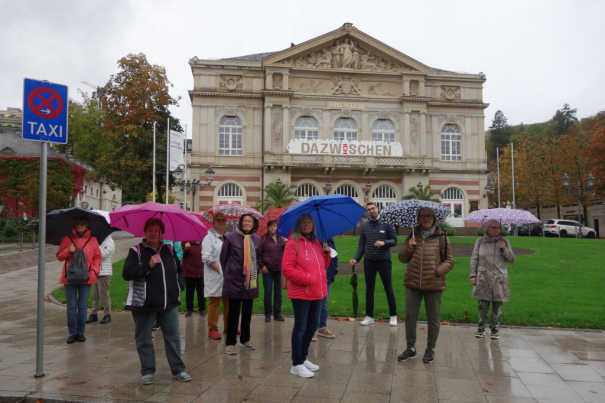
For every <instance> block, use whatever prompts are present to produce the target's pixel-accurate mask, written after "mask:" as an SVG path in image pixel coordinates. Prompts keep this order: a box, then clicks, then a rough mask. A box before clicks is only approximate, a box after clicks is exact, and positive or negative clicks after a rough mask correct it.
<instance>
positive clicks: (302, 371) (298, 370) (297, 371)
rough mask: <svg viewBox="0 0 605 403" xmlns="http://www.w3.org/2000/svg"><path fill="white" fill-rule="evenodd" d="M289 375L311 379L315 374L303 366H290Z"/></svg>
mask: <svg viewBox="0 0 605 403" xmlns="http://www.w3.org/2000/svg"><path fill="white" fill-rule="evenodd" d="M290 373H291V374H292V375H297V376H300V377H302V378H313V377H314V376H315V374H314V373H313V372H311V371H309V370H308V369H307V367H305V366H304V365H302V364H301V365H292V368H290Z"/></svg>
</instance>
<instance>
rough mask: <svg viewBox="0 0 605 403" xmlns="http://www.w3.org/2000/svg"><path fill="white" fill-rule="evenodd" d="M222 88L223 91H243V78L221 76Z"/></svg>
mask: <svg viewBox="0 0 605 403" xmlns="http://www.w3.org/2000/svg"><path fill="white" fill-rule="evenodd" d="M220 79H221V81H220V88H221V90H223V91H242V90H243V88H244V77H243V76H225V75H222V74H221V76H220Z"/></svg>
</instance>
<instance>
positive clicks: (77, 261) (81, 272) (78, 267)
mask: <svg viewBox="0 0 605 403" xmlns="http://www.w3.org/2000/svg"><path fill="white" fill-rule="evenodd" d="M70 239H71V238H70ZM91 239H92V236H91V237H90V238H88V241H86V243H85V244H84V246H83V247H82V249H76V251H75V252H74V255H73V256H72V257H71V261H70V262H69V267H68V268H67V273H66V274H65V281H67V282H68V283H69V284H70V285H77V284H85V283H86V282H87V281H88V277H89V274H88V263H87V262H86V254H85V253H84V248H85V247H86V245H87V244H88V242H89V241H90V240H91ZM71 243H73V245H74V246H76V244H75V243H74V240H73V239H72V240H71Z"/></svg>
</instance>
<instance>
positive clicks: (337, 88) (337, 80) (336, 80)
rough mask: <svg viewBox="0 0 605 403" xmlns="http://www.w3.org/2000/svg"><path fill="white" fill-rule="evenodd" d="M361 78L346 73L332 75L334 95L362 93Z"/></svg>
mask: <svg viewBox="0 0 605 403" xmlns="http://www.w3.org/2000/svg"><path fill="white" fill-rule="evenodd" d="M360 81H361V79H359V78H353V77H349V76H347V75H344V76H342V77H332V83H333V84H334V86H333V87H332V94H334V95H361V90H360V88H361V83H360Z"/></svg>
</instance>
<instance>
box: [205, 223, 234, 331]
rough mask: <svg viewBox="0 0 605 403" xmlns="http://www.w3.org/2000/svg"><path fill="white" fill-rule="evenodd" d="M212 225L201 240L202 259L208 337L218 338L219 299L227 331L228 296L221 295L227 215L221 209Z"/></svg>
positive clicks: (224, 326)
mask: <svg viewBox="0 0 605 403" xmlns="http://www.w3.org/2000/svg"><path fill="white" fill-rule="evenodd" d="M212 222H213V223H214V226H213V227H212V228H210V230H208V234H206V236H205V237H204V240H203V241H202V261H203V262H204V278H205V280H204V297H206V298H208V337H209V338H211V339H213V340H220V339H221V334H220V333H219V331H218V317H219V308H220V306H221V301H222V302H223V328H224V330H225V331H227V329H228V326H227V317H228V314H229V298H224V297H223V270H222V268H221V248H222V247H223V239H224V236H225V229H226V228H227V217H226V216H225V213H223V212H222V211H217V212H215V213H214V216H213V218H212Z"/></svg>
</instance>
